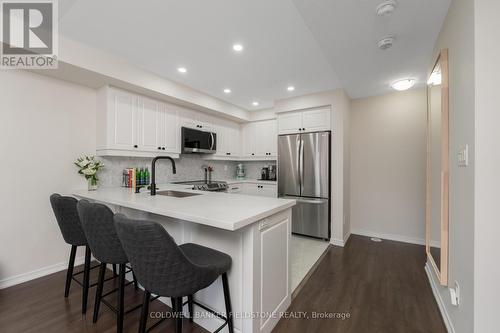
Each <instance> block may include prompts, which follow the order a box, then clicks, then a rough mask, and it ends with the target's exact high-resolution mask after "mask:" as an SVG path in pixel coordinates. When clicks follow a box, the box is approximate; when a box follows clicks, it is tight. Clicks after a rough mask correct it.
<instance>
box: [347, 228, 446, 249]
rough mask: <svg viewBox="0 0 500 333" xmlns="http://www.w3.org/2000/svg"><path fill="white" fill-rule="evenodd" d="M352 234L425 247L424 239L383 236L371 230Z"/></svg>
mask: <svg viewBox="0 0 500 333" xmlns="http://www.w3.org/2000/svg"><path fill="white" fill-rule="evenodd" d="M351 234H354V235H360V236H366V237H377V238H382V239H387V240H392V241H396V242H403V243H410V244H417V245H425V239H424V238H416V237H408V236H402V235H395V234H383V233H379V232H375V231H371V230H363V229H352V230H351ZM431 245H432V246H436V247H439V244H438V243H435V242H431Z"/></svg>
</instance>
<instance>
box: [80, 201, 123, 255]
mask: <svg viewBox="0 0 500 333" xmlns="http://www.w3.org/2000/svg"><path fill="white" fill-rule="evenodd" d="M77 208H78V214H79V215H80V220H81V221H82V227H83V231H84V232H85V236H86V237H87V241H88V243H89V246H90V249H91V250H92V254H93V255H94V257H95V258H96V259H97V260H99V261H100V262H103V263H108V264H124V263H127V262H128V259H127V255H126V254H125V251H123V247H122V244H121V243H120V239H119V238H118V235H117V234H116V230H115V225H114V221H113V216H114V213H113V212H112V211H111V209H109V207H107V206H105V205H103V204H99V203H90V202H89V201H87V200H80V202H78V206H77Z"/></svg>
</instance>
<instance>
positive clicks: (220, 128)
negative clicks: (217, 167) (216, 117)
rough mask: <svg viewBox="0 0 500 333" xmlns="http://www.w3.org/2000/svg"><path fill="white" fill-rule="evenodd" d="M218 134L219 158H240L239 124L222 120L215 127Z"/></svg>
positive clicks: (217, 154)
mask: <svg viewBox="0 0 500 333" xmlns="http://www.w3.org/2000/svg"><path fill="white" fill-rule="evenodd" d="M214 130H215V133H216V134H217V153H216V154H215V155H216V156H219V157H227V158H232V157H239V156H240V151H241V149H240V146H241V138H240V127H239V125H238V124H237V123H234V122H230V121H225V120H220V121H219V122H218V125H216V126H214Z"/></svg>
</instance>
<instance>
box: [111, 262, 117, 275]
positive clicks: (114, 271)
mask: <svg viewBox="0 0 500 333" xmlns="http://www.w3.org/2000/svg"><path fill="white" fill-rule="evenodd" d="M112 266H113V276H114V277H117V276H118V273H117V271H116V264H113V265H112Z"/></svg>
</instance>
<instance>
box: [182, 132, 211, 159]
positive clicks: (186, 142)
mask: <svg viewBox="0 0 500 333" xmlns="http://www.w3.org/2000/svg"><path fill="white" fill-rule="evenodd" d="M181 131H182V152H183V153H203V154H213V153H215V152H216V151H217V134H216V133H213V132H207V131H200V130H197V129H193V128H188V127H182V129H181Z"/></svg>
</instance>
